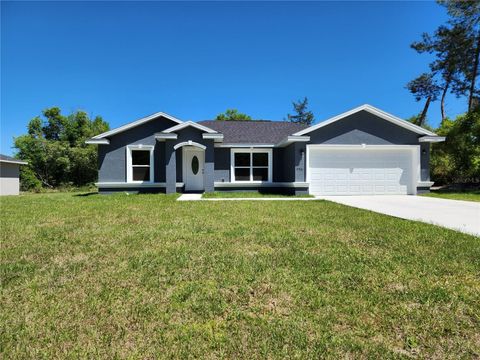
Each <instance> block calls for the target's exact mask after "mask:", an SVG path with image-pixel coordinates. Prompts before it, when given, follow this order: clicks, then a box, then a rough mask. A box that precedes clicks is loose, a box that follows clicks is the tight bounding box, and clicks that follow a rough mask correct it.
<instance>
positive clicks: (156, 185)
mask: <svg viewBox="0 0 480 360" xmlns="http://www.w3.org/2000/svg"><path fill="white" fill-rule="evenodd" d="M183 185H184V184H183V182H177V183H176V187H182V186H183ZM95 186H97V187H99V188H102V187H104V188H142V187H143V188H163V187H166V183H164V182H153V183H127V182H97V183H95Z"/></svg>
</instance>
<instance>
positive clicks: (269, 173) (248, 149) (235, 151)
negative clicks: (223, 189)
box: [230, 148, 273, 184]
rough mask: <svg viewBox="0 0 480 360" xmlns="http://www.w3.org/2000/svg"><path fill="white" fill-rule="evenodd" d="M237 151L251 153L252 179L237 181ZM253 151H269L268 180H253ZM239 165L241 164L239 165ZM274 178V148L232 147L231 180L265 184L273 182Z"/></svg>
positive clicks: (237, 182) (241, 182)
mask: <svg viewBox="0 0 480 360" xmlns="http://www.w3.org/2000/svg"><path fill="white" fill-rule="evenodd" d="M236 153H248V154H250V166H249V168H250V180H248V181H237V180H235V154H236ZM253 153H267V154H268V180H267V181H254V180H253V155H252V154H253ZM237 167H239V166H237ZM258 167H259V168H265V166H258ZM272 178H273V151H272V149H256V148H232V149H230V182H232V183H235V184H263V183H271V182H272Z"/></svg>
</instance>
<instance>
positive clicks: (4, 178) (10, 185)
mask: <svg viewBox="0 0 480 360" xmlns="http://www.w3.org/2000/svg"><path fill="white" fill-rule="evenodd" d="M19 176H20V165H19V164H10V163H4V162H0V195H18V194H19V191H20V181H19Z"/></svg>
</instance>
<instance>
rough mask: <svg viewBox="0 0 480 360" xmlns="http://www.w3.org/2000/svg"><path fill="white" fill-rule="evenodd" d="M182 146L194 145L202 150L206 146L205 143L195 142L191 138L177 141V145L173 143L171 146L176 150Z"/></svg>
mask: <svg viewBox="0 0 480 360" xmlns="http://www.w3.org/2000/svg"><path fill="white" fill-rule="evenodd" d="M182 146H195V147H198V148H200V149H202V150H205V149H206V148H207V147H206V146H205V145H202V144H199V143H197V142H195V141H192V140H188V141H184V142H181V143H178V144H177V145H175V146H174V147H173V149H174V150H177V149H179V148H181V147H182Z"/></svg>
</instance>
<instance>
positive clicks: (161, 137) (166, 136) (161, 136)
mask: <svg viewBox="0 0 480 360" xmlns="http://www.w3.org/2000/svg"><path fill="white" fill-rule="evenodd" d="M177 138H178V135H177V134H172V133H169V134H164V133H156V134H155V139H156V140H158V141H165V140H177Z"/></svg>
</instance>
